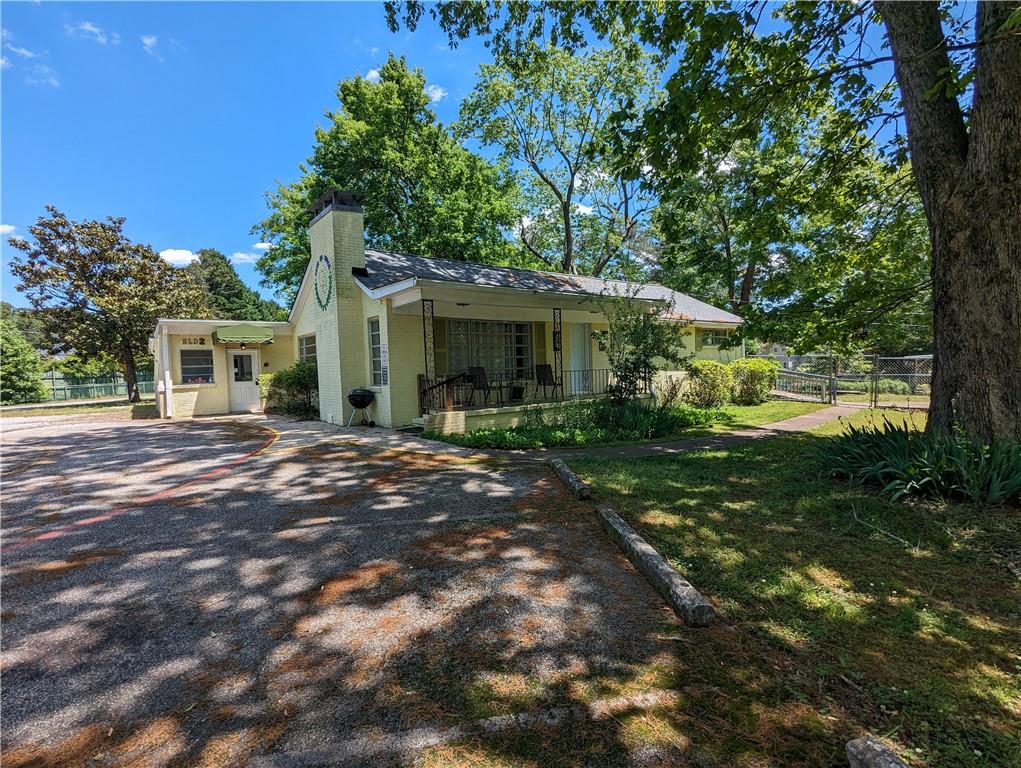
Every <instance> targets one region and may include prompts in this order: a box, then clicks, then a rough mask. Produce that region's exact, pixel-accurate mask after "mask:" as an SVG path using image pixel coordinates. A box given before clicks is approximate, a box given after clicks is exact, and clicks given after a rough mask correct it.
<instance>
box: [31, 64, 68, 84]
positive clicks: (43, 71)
mask: <svg viewBox="0 0 1021 768" xmlns="http://www.w3.org/2000/svg"><path fill="white" fill-rule="evenodd" d="M25 82H26V83H28V84H29V85H48V86H49V87H50V88H59V87H60V80H58V79H57V73H56V72H55V71H54V69H53V67H51V66H49V65H48V64H36V65H35V66H34V67H32V71H31V72H29V73H28V74H27V75H25Z"/></svg>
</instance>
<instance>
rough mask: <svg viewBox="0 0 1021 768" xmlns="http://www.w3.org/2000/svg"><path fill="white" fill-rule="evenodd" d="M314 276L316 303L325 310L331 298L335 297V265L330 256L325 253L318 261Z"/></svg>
mask: <svg viewBox="0 0 1021 768" xmlns="http://www.w3.org/2000/svg"><path fill="white" fill-rule="evenodd" d="M314 278H315V279H314V280H313V283H314V284H315V289H316V304H318V305H319V309H323V310H325V309H326V308H327V307H328V306H330V300H331V299H333V265H332V264H331V263H330V257H329V256H327V255H326V254H325V253H324V254H322V255H321V256H320V257H319V260H318V261H317V262H316V271H315V275H314Z"/></svg>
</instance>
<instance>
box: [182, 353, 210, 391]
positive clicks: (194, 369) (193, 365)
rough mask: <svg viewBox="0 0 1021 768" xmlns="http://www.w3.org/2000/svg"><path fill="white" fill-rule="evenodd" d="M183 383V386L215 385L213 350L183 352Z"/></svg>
mask: <svg viewBox="0 0 1021 768" xmlns="http://www.w3.org/2000/svg"><path fill="white" fill-rule="evenodd" d="M181 383H182V384H212V383H213V350H211V349H182V350H181Z"/></svg>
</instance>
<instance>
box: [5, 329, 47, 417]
mask: <svg viewBox="0 0 1021 768" xmlns="http://www.w3.org/2000/svg"><path fill="white" fill-rule="evenodd" d="M42 377H43V362H42V359H41V358H40V357H39V353H38V352H36V351H35V349H34V348H33V347H32V345H31V344H29V343H28V341H27V340H26V339H25V337H24V335H23V334H22V333H21V331H20V330H19V328H18V326H17V325H15V323H14V321H13V320H11V319H10V318H8V317H4V318H3V319H0V403H3V404H4V405H8V404H10V403H38V402H40V401H41V400H44V399H45V398H46V387H45V386H43V378H42Z"/></svg>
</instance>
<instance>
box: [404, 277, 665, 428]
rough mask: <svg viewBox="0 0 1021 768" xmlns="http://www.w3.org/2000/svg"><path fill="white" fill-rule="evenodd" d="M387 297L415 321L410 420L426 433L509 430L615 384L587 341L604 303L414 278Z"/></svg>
mask: <svg viewBox="0 0 1021 768" xmlns="http://www.w3.org/2000/svg"><path fill="white" fill-rule="evenodd" d="M389 298H390V308H391V313H392V314H393V315H396V316H398V317H401V316H404V317H408V318H410V317H414V318H416V320H420V322H421V326H420V327H421V336H420V338H421V345H422V346H421V353H420V355H421V358H420V359H421V360H422V361H423V366H422V368H421V369H420V370H419V372H418V374H417V382H416V388H415V391H416V394H417V398H418V402H417V410H418V413H420V414H421V416H420V417H418V418H416V419H415V420H414V421H415V423H418V424H421V425H422V426H425V427H426V428H427V429H431V430H435V431H467V430H471V429H473V428H476V427H481V426H513V425H514V424H516V423H518V422H519V420H520V419H521V417H522V415H523V414H524V412H525V411H526V410H527V408H528V407H529V406H531V405H534V404H539V403H556V402H564V401H569V400H577V399H582V398H593V397H602V396H605V395H606V394H607V391H608V390H609V389H610V387H611V386H612V385H613V383H614V382H613V375H612V373H611V370H610V365H609V360H608V357H607V351H606V349H605V348H604V346H603V345H602V343H601V341H600V340H598V339H597V338H596V335H594V332H595V331H600V330H608V328H609V324H608V319H607V316H606V311H607V308H606V301H607V299H606V298H604V297H599V296H588V295H579V294H577V293H574V294H570V293H563V294H556V293H549V292H539V291H533V290H523V289H514V288H495V287H484V286H464V285H459V284H458V285H452V284H449V283H446V284H443V283H437V284H429V281H423V280H418V281H416V282H415V284H414V285H413V286H408V287H406V288H405V289H404V290H401V291H398V292H395V293H393V294H392V295H391V296H390V297H389ZM635 301H640V302H642V303H644V304H648V305H649V306H650V307H651V306H652V305H653V302H651V301H647V300H635ZM395 326H396V324H395ZM396 348H397V347H396V346H395V345H393V343H391V349H394V350H396Z"/></svg>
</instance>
